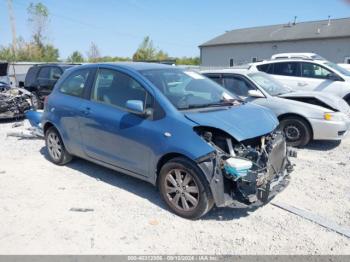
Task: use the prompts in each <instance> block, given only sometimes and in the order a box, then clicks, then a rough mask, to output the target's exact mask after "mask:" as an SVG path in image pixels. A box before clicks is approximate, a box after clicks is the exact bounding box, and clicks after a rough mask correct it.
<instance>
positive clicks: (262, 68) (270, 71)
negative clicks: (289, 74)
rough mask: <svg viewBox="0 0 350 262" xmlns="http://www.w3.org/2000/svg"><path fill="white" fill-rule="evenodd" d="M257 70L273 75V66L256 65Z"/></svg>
mask: <svg viewBox="0 0 350 262" xmlns="http://www.w3.org/2000/svg"><path fill="white" fill-rule="evenodd" d="M257 68H258V70H259V71H261V72H265V73H268V74H273V64H264V65H258V66H257Z"/></svg>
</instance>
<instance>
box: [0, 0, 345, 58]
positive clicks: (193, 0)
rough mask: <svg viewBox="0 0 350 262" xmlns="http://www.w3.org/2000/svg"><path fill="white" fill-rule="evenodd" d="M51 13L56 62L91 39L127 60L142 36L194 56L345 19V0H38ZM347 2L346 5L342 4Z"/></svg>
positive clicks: (21, 20)
mask: <svg viewBox="0 0 350 262" xmlns="http://www.w3.org/2000/svg"><path fill="white" fill-rule="evenodd" d="M30 2H34V3H36V2H37V1H34V0H32V1H27V0H13V6H14V10H15V16H16V24H17V36H22V37H23V38H24V39H26V40H28V39H30V32H31V31H30V28H29V27H28V25H27V13H26V8H27V7H28V5H29V3H30ZM41 2H42V3H44V4H45V5H46V6H47V7H48V9H49V12H50V24H49V30H48V41H49V42H51V43H53V44H54V45H55V46H56V47H58V48H59V49H60V56H61V58H66V57H67V56H68V55H70V54H71V53H72V52H73V51H74V50H79V51H81V52H82V53H83V54H84V55H85V54H86V51H87V50H88V48H89V45H90V43H91V41H94V42H95V43H96V44H97V45H98V47H99V49H100V52H101V54H102V55H111V56H132V54H133V52H134V51H135V50H136V48H137V47H138V45H139V44H140V42H141V41H142V39H143V37H144V36H146V35H149V36H150V37H151V38H152V39H153V41H154V44H155V45H156V46H157V47H159V48H161V49H162V50H164V51H165V52H167V53H168V54H169V55H170V56H198V55H199V49H198V45H199V44H201V43H203V42H206V41H207V40H210V39H211V38H213V37H215V36H217V35H220V34H222V33H224V32H225V31H226V30H232V29H236V28H244V27H253V26H261V25H271V24H277V23H278V24H280V23H288V22H289V21H293V19H294V16H298V21H309V20H321V19H327V18H328V15H331V17H332V18H343V17H350V3H349V2H350V1H345V0H312V1H311V0H289V1H288V0H265V1H262V0H249V1H247V0H234V1H232V0H215V1H214V0H74V1H73V0H60V1H57V0H42V1H41ZM347 2H348V3H347ZM10 41H11V30H10V25H9V18H8V12H7V0H0V45H7V44H9V43H10Z"/></svg>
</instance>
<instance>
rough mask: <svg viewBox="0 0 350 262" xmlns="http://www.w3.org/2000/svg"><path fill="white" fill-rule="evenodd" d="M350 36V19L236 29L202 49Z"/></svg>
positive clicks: (207, 43)
mask: <svg viewBox="0 0 350 262" xmlns="http://www.w3.org/2000/svg"><path fill="white" fill-rule="evenodd" d="M349 36H350V17H348V18H340V19H330V20H321V21H311V22H300V23H289V24H279V25H270V26H261V27H252V28H243V29H236V30H232V31H228V32H226V33H225V34H222V35H220V36H218V37H215V38H214V39H212V40H209V41H208V42H205V43H203V44H202V45H200V47H205V46H216V45H229V44H246V43H263V42H281V41H290V40H293V41H295V40H310V39H325V38H339V37H349Z"/></svg>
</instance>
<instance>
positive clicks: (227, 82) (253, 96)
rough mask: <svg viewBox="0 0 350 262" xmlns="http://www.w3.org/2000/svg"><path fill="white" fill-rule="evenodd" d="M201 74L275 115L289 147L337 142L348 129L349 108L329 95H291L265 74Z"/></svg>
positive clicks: (225, 71) (239, 71) (235, 71)
mask: <svg viewBox="0 0 350 262" xmlns="http://www.w3.org/2000/svg"><path fill="white" fill-rule="evenodd" d="M202 74H204V75H206V76H207V77H209V78H211V79H212V80H214V81H216V82H217V83H219V84H221V85H222V86H224V87H225V88H226V89H227V90H228V91H230V92H232V93H235V94H236V95H238V96H240V97H241V98H242V99H243V100H244V101H247V102H253V103H255V104H258V105H261V106H264V107H267V108H270V109H271V110H272V111H273V112H275V114H276V115H277V117H278V119H279V121H280V126H279V128H280V129H281V130H283V131H284V132H285V134H286V138H287V142H288V143H289V145H291V146H305V145H306V144H308V143H309V142H310V141H311V140H313V139H314V140H341V139H342V138H343V137H344V136H346V134H347V133H348V130H349V129H350V107H349V106H348V104H347V103H346V102H345V101H344V100H343V99H340V98H338V97H336V96H334V95H332V94H329V93H322V92H315V91H307V92H304V91H292V90H291V89H289V88H288V87H286V86H283V85H282V84H281V83H279V82H278V81H276V80H275V79H273V78H272V77H270V76H269V75H267V74H265V73H262V72H254V73H252V72H250V71H248V70H247V69H222V70H209V71H203V72H202ZM257 124H259V123H257Z"/></svg>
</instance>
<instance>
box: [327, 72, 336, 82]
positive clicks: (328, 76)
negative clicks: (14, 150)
mask: <svg viewBox="0 0 350 262" xmlns="http://www.w3.org/2000/svg"><path fill="white" fill-rule="evenodd" d="M327 79H328V80H332V81H339V77H338V76H337V75H336V74H334V73H330V74H328V75H327Z"/></svg>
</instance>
